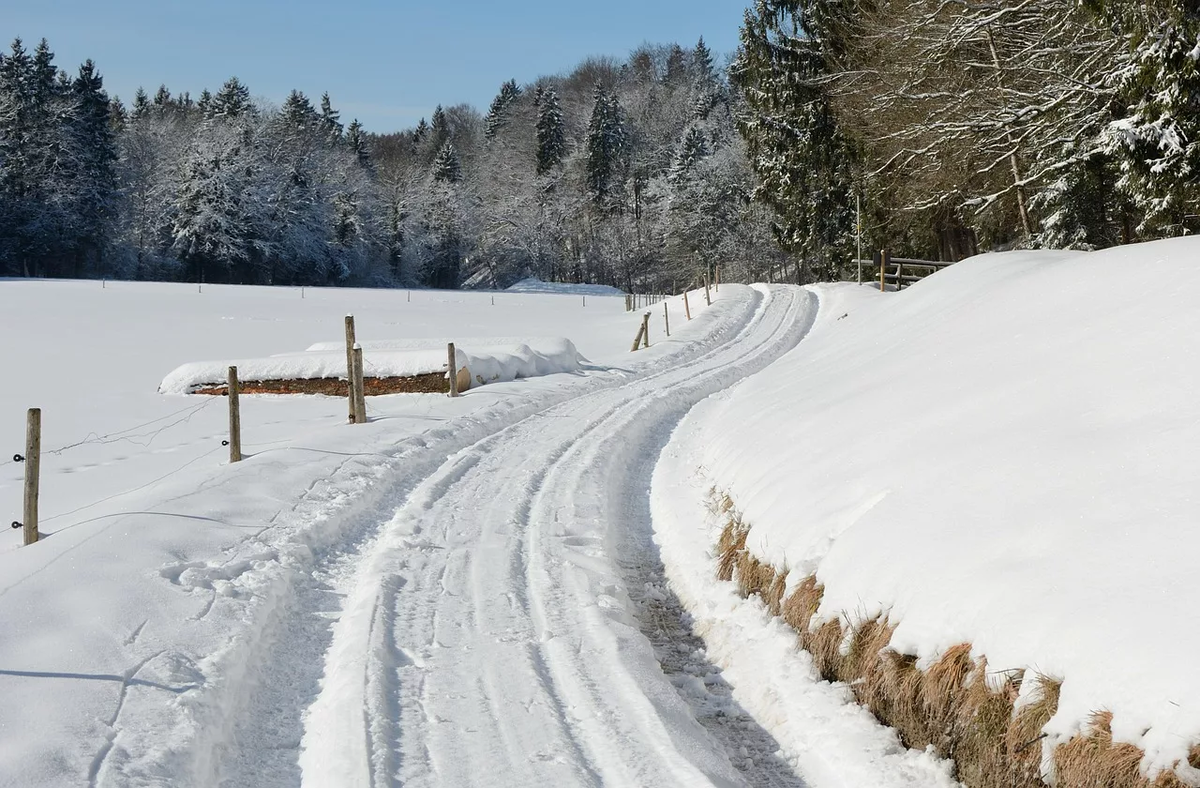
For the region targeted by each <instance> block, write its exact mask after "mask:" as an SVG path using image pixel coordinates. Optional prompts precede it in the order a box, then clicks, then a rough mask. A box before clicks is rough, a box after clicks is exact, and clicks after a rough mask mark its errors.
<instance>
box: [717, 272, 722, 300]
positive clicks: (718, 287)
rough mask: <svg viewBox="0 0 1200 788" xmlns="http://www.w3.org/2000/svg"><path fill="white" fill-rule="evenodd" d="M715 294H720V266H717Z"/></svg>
mask: <svg viewBox="0 0 1200 788" xmlns="http://www.w3.org/2000/svg"><path fill="white" fill-rule="evenodd" d="M717 292H718V293H719V292H721V266H719V265H718V266H717Z"/></svg>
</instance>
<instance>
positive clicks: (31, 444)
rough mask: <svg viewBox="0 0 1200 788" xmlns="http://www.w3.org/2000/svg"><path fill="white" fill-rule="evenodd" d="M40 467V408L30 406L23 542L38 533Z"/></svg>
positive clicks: (28, 541)
mask: <svg viewBox="0 0 1200 788" xmlns="http://www.w3.org/2000/svg"><path fill="white" fill-rule="evenodd" d="M41 468H42V409H41V408H30V409H29V412H28V413H27V414H26V418H25V507H24V512H23V515H22V516H23V519H24V522H23V523H22V526H23V527H24V529H25V544H26V545H31V544H33V543H34V542H36V541H37V540H38V538H39V535H38V483H39V479H40V476H41Z"/></svg>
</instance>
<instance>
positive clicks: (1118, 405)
mask: <svg viewBox="0 0 1200 788" xmlns="http://www.w3.org/2000/svg"><path fill="white" fill-rule="evenodd" d="M1197 258H1200V242H1198V241H1196V240H1191V239H1181V240H1173V241H1164V242H1158V243H1152V244H1144V245H1138V246H1131V247H1125V248H1121V249H1114V250H1109V251H1105V252H1098V253H1090V254H1074V253H1008V254H1001V255H985V256H981V257H978V258H975V259H972V260H968V261H965V262H963V263H960V264H959V265H956V266H954V267H953V268H950V269H947V270H945V271H943V272H941V273H939V274H937V275H936V276H933V277H931V278H930V279H927V280H925V281H923V282H921V283H919V284H917V285H916V286H914V287H913V288H911V289H910V290H906V291H904V292H902V293H898V294H890V293H889V294H879V293H876V292H873V291H872V290H870V289H869V288H867V287H856V286H854V285H848V286H847V285H838V286H828V287H823V288H819V289H818V293H819V295H820V297H821V300H822V313H821V317H820V318H819V320H818V325H817V326H816V328H815V329H814V331H813V332H812V334H811V335H810V336H809V338H808V339H806V340H805V341H804V342H803V343H801V345H800V346H799V347H798V348H797V349H796V350H795V351H793V352H792V353H790V354H789V355H788V356H786V357H785V358H784V359H782V360H781V361H780V362H778V363H776V364H775V365H774V366H772V367H771V368H769V369H767V370H766V371H765V372H763V373H761V374H760V375H758V376H756V377H754V378H752V379H751V380H750V381H748V382H747V383H746V384H744V385H743V386H741V387H740V388H738V389H736V390H734V391H733V392H732V393H731V394H730V395H728V396H726V397H723V398H719V399H717V400H716V401H714V402H713V403H712V404H711V405H710V406H709V407H707V408H703V409H701V412H700V413H697V414H695V415H694V416H693V417H691V418H690V419H689V421H685V423H684V426H683V427H682V428H681V430H680V432H683V431H685V430H687V429H691V430H701V429H702V430H704V433H705V434H706V435H707V436H708V440H707V441H705V442H703V446H704V448H698V449H696V452H695V456H693V460H694V461H695V462H696V463H697V464H698V465H702V466H703V468H704V471H705V475H706V476H707V478H708V479H709V481H710V482H711V484H713V485H716V486H717V487H718V488H720V489H723V490H726V491H728V492H729V493H730V494H731V495H732V497H733V499H734V500H735V502H736V504H737V505H738V507H739V508H740V509H741V510H742V513H743V516H744V519H745V521H746V522H747V523H749V524H750V525H751V526H752V531H751V533H750V536H749V539H748V541H747V547H748V548H749V549H750V550H751V551H752V552H753V553H754V554H755V555H757V556H758V557H760V558H761V559H764V560H767V561H769V562H770V563H772V564H774V565H775V566H776V567H780V568H783V567H787V568H790V569H791V574H790V575H789V582H790V583H792V584H793V585H795V584H796V583H798V582H799V581H800V580H802V579H803V578H804V577H805V576H806V575H808V574H811V573H814V572H815V573H816V574H817V576H818V578H819V580H820V581H821V582H823V583H824V584H825V586H826V590H825V596H824V599H823V601H822V606H821V614H822V615H825V616H830V615H836V614H838V613H839V612H843V611H845V612H849V613H851V614H852V615H855V616H861V617H862V618H866V617H869V616H871V615H873V614H876V613H887V614H888V615H890V617H891V619H892V621H893V622H895V623H897V624H898V629H897V630H896V633H895V637H894V639H893V641H892V645H893V646H894V647H896V648H898V649H900V650H903V651H905V652H907V653H911V654H916V655H918V656H920V657H921V659H922V661H923V662H924V663H925V664H928V663H929V662H930V661H932V660H933V659H934V658H936V657H937V656H938V655H939V654H940V653H941V652H943V651H945V650H946V649H947V648H949V647H951V646H953V645H955V644H957V643H962V642H970V643H972V644H973V645H974V649H975V653H976V654H977V655H979V654H984V655H986V656H987V657H988V660H989V663H988V664H989V668H990V669H991V670H994V671H1000V670H1005V669H1014V668H1026V669H1028V670H1030V671H1034V672H1040V673H1043V674H1047V675H1051V676H1055V677H1059V678H1062V679H1063V680H1064V682H1063V685H1062V693H1061V698H1060V702H1059V706H1058V713H1057V714H1056V716H1055V717H1054V718H1053V719H1052V720H1051V721H1050V723H1049V724H1048V725H1047V727H1046V729H1045V730H1046V732H1047V733H1048V734H1049V738H1048V739H1047V740H1046V746H1047V748H1048V749H1047V752H1049V748H1052V747H1053V746H1054V745H1055V744H1057V743H1059V742H1061V741H1063V740H1064V739H1065V738H1067V737H1069V736H1071V735H1073V734H1074V733H1076V732H1078V731H1079V730H1080V729H1081V726H1083V725H1084V724H1085V723H1086V721H1087V718H1088V716H1089V714H1090V713H1091V712H1092V711H1094V710H1096V709H1108V710H1111V711H1112V712H1113V721H1112V728H1113V734H1114V738H1115V739H1116V740H1117V741H1124V742H1131V743H1133V744H1136V745H1137V746H1139V747H1141V748H1143V749H1144V750H1145V752H1146V760H1145V762H1144V764H1143V765H1144V767H1145V768H1147V769H1148V770H1150V771H1152V772H1153V771H1155V770H1157V769H1160V768H1167V767H1170V766H1171V765H1172V764H1175V763H1177V762H1178V761H1179V760H1181V759H1184V758H1186V755H1187V751H1188V748H1189V747H1190V746H1191V745H1193V744H1195V743H1196V742H1197V741H1198V740H1200V671H1196V670H1195V668H1194V666H1193V665H1194V663H1193V662H1192V660H1193V659H1194V658H1195V655H1196V654H1197V653H1200V631H1197V629H1196V627H1194V626H1192V618H1193V616H1194V609H1195V605H1196V601H1197V600H1200V572H1197V570H1196V555H1197V553H1198V551H1200V528H1197V526H1196V507H1197V497H1196V490H1197V484H1198V483H1200V397H1197V396H1196V392H1197V391H1200V339H1198V338H1200V310H1198V309H1197V308H1196V305H1195V296H1194V294H1195V293H1196V292H1197V291H1198V290H1200V266H1198V265H1196V260H1197ZM790 590H791V589H789V591H790ZM1033 684H1034V682H1026V686H1027V687H1028V686H1032V685H1033ZM1182 769H1183V770H1184V771H1185V772H1188V773H1189V774H1190V776H1191V777H1193V778H1194V777H1197V776H1200V773H1196V772H1195V771H1194V770H1188V768H1187V767H1186V766H1183V767H1182Z"/></svg>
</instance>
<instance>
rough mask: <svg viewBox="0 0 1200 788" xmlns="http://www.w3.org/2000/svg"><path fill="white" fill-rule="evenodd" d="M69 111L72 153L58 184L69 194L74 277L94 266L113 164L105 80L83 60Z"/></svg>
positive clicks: (108, 209) (104, 230) (106, 218)
mask: <svg viewBox="0 0 1200 788" xmlns="http://www.w3.org/2000/svg"><path fill="white" fill-rule="evenodd" d="M70 102H71V111H70V114H69V116H68V117H69V120H68V122H67V126H66V129H65V132H66V142H67V148H68V150H69V151H70V152H71V157H70V167H69V175H68V177H67V179H66V183H65V184H63V186H65V187H66V188H67V189H68V192H69V194H70V200H71V203H70V207H71V212H72V216H71V222H70V227H71V235H70V246H71V252H72V254H73V258H74V259H73V262H74V271H73V272H72V273H73V275H74V276H80V275H82V274H83V272H84V270H85V267H89V266H90V267H92V268H93V270H94V268H95V266H96V265H97V264H98V263H99V260H100V256H101V254H102V253H103V250H104V247H105V243H106V237H107V234H108V230H109V224H110V221H111V219H112V216H111V213H112V207H113V198H114V195H115V193H116V176H115V173H114V171H113V165H114V163H115V162H116V160H117V149H116V142H115V140H114V138H113V130H112V123H111V113H110V104H109V99H108V94H107V93H106V92H105V90H104V80H103V78H102V77H101V76H100V74H98V73H97V72H96V66H95V64H94V63H93V62H92V61H91V60H88V61H86V62H84V64H83V65H82V66H80V67H79V75H78V76H77V77H76V78H75V80H74V81H73V82H72V83H71V95H70Z"/></svg>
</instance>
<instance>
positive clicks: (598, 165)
mask: <svg viewBox="0 0 1200 788" xmlns="http://www.w3.org/2000/svg"><path fill="white" fill-rule="evenodd" d="M595 95H596V101H595V104H594V105H593V107H592V119H591V122H590V123H589V124H588V137H587V162H586V181H587V188H588V193H589V195H590V196H591V198H592V201H593V202H594V203H596V204H597V205H598V206H603V207H607V208H610V209H611V208H615V207H616V205H615V201H614V197H615V193H616V191H617V188H618V187H619V185H620V183H619V180H620V178H621V174H622V170H623V165H624V163H625V157H626V154H627V152H628V151H627V149H626V142H627V138H626V133H625V121H624V118H623V117H622V113H621V106H620V104H619V103H618V102H617V98H616V96H613V95H610V94H609V93H608V91H607V90H605V89H604V86H603V85H597V86H596V91H595Z"/></svg>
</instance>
